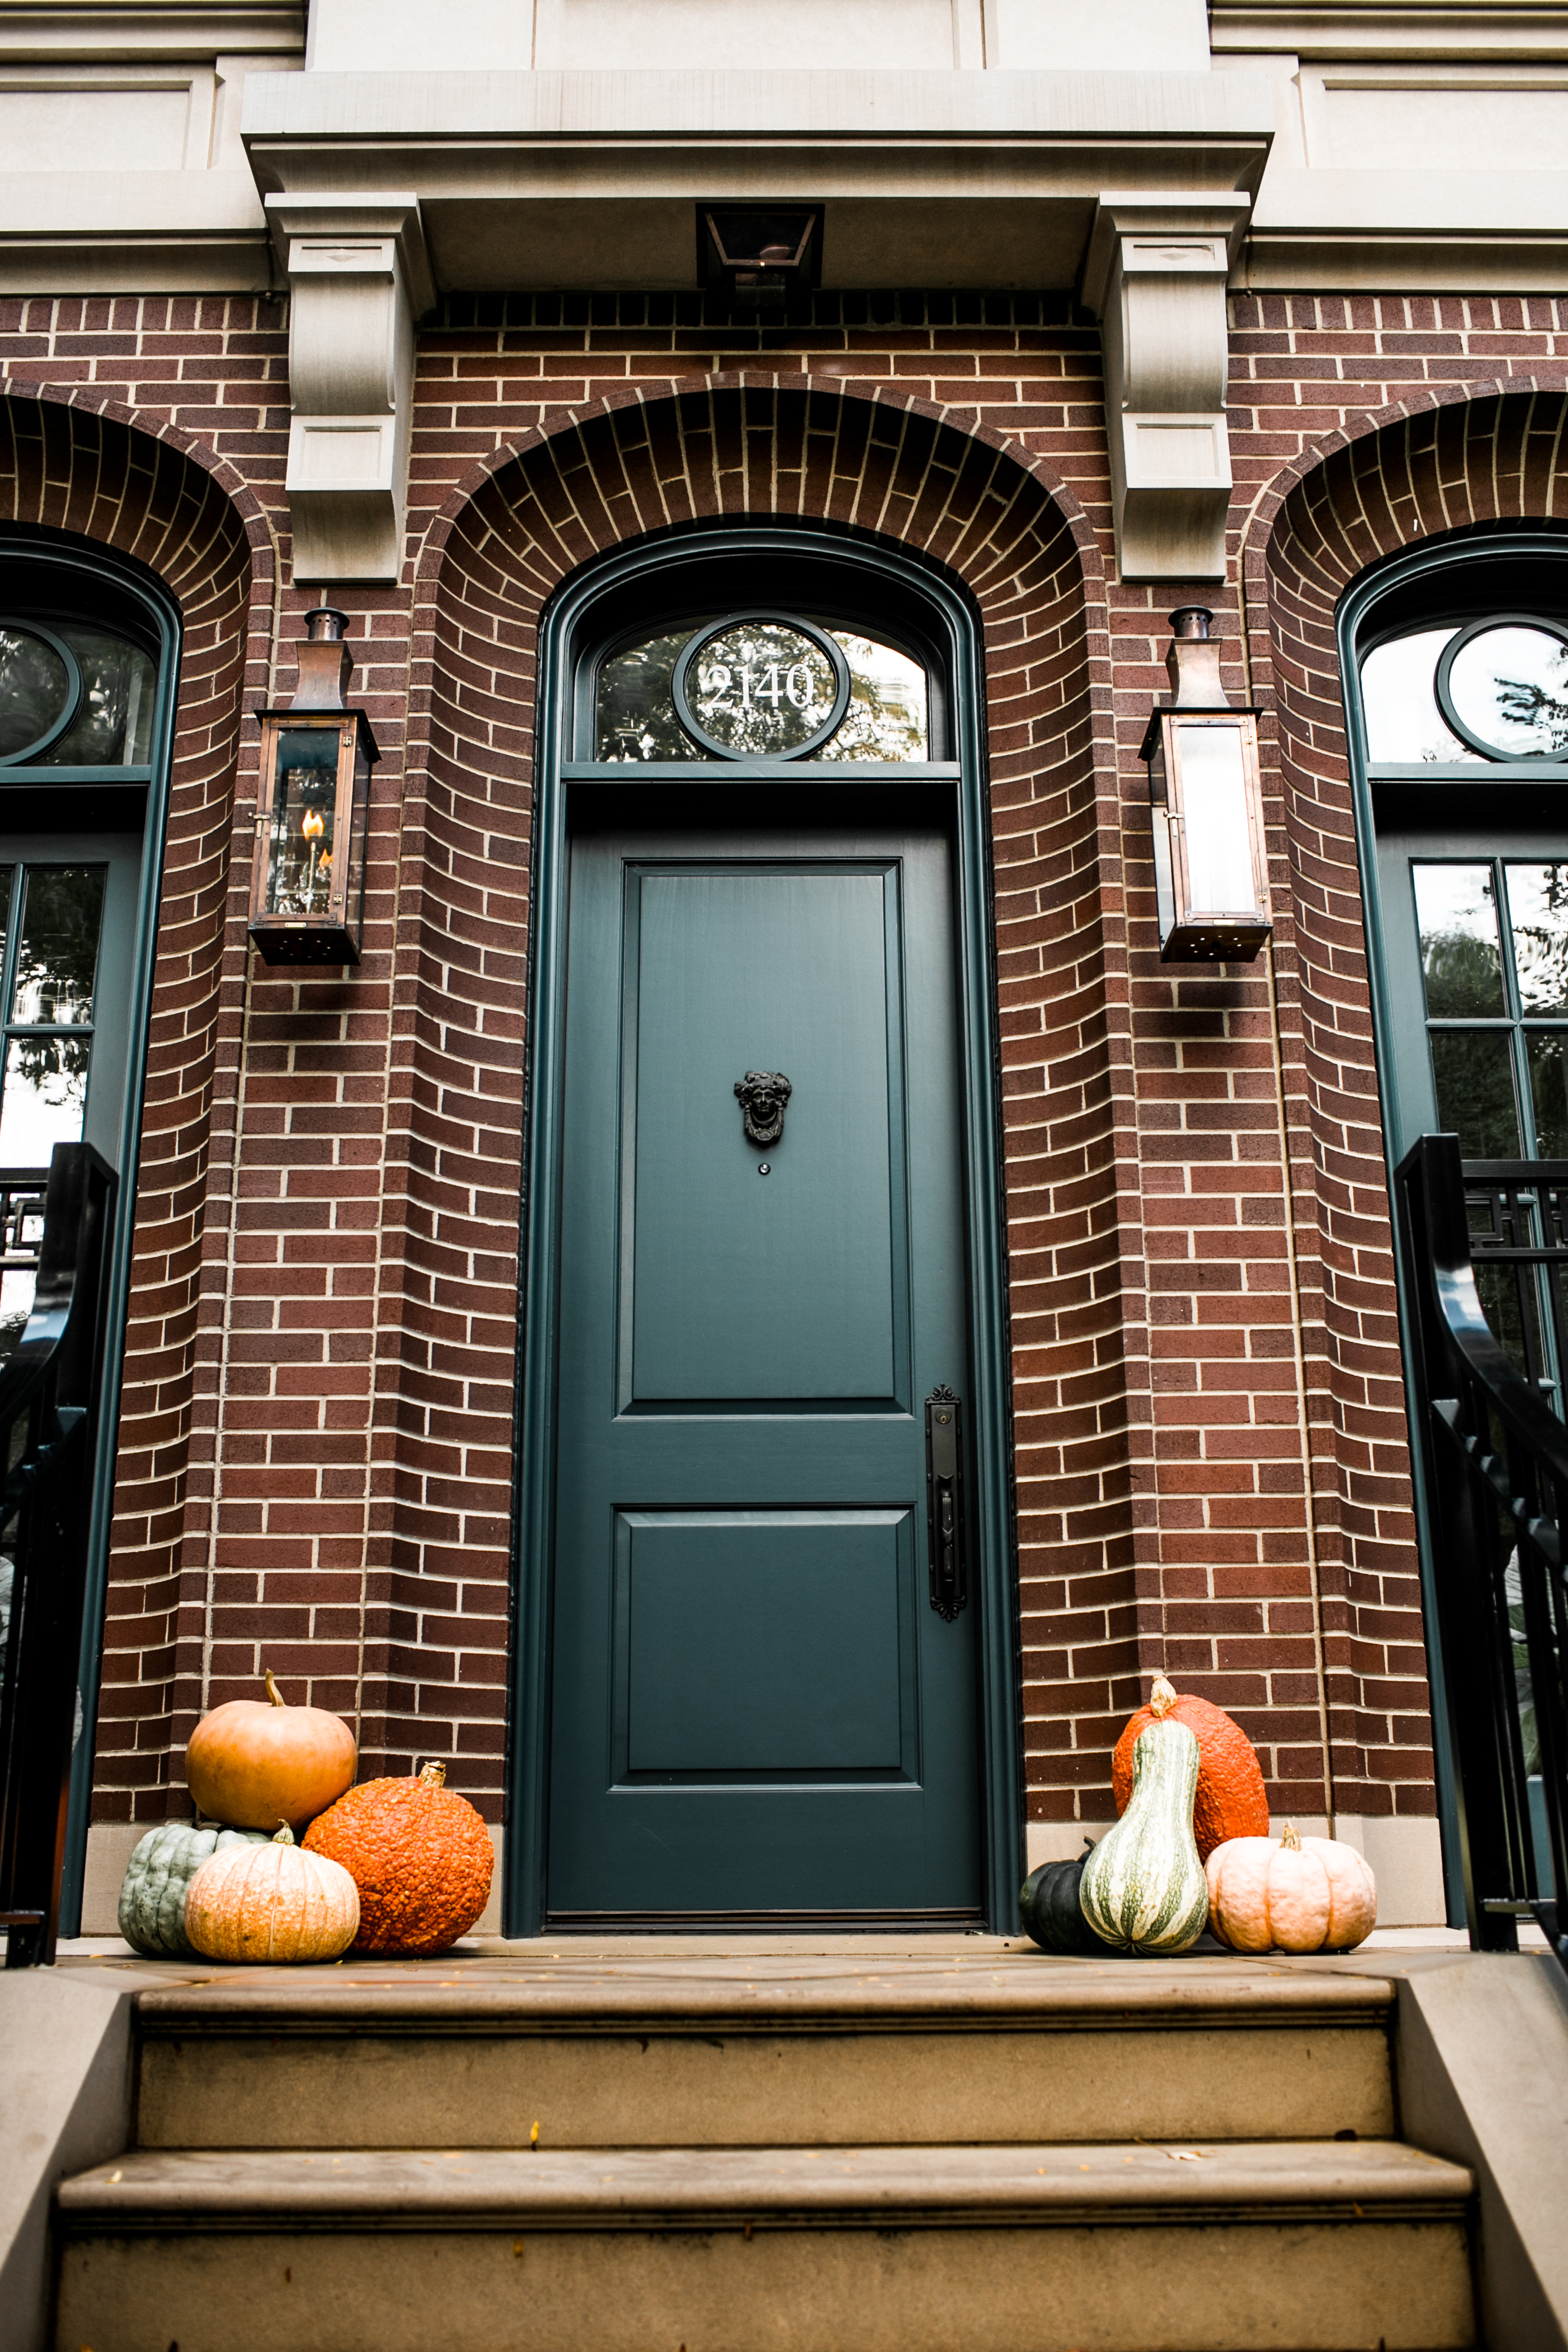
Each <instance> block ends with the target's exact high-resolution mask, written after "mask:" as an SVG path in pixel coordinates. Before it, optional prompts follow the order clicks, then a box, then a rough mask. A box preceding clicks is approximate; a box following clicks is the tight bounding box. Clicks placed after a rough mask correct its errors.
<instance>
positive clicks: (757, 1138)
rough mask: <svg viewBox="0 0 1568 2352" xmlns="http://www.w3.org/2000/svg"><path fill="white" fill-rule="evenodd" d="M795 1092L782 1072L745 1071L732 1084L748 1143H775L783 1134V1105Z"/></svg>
mask: <svg viewBox="0 0 1568 2352" xmlns="http://www.w3.org/2000/svg"><path fill="white" fill-rule="evenodd" d="M794 1092H795V1088H794V1087H792V1086H791V1084H790V1082H789V1080H788V1079H787V1078H786V1077H785V1076H784V1072H783V1071H782V1070H748V1071H747V1072H746V1075H745V1076H744V1077H743V1078H737V1079H736V1081H735V1093H736V1096H737V1097H738V1098H739V1101H740V1105H741V1117H742V1119H743V1120H744V1122H745V1129H746V1141H747V1142H748V1143H776V1142H777V1141H778V1140H779V1138H780V1137H781V1136H782V1135H783V1133H784V1105H785V1103H787V1102H788V1100H789V1098H790V1097H791V1095H792V1094H793V1093H794Z"/></svg>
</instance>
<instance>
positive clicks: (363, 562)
mask: <svg viewBox="0 0 1568 2352" xmlns="http://www.w3.org/2000/svg"><path fill="white" fill-rule="evenodd" d="M267 213H268V221H269V223H270V225H271V228H272V233H273V236H274V237H275V239H276V240H277V241H278V242H279V246H280V247H281V248H282V254H283V260H284V265H285V267H286V268H287V269H288V272H289V395H290V398H291V400H292V402H293V409H294V414H293V421H292V423H291V424H290V425H289V473H288V491H289V522H290V526H291V529H292V531H293V539H294V578H295V580H296V581H297V582H299V583H300V584H301V585H305V584H308V583H316V584H321V585H325V586H331V585H338V586H347V585H349V584H350V583H353V582H356V581H359V582H371V581H388V580H391V581H395V580H396V579H397V578H398V576H399V573H400V572H401V571H402V568H403V518H404V507H405V495H406V484H407V477H408V439H409V430H410V424H411V413H412V408H413V394H414V329H415V322H416V320H418V319H420V318H422V317H423V316H424V314H425V312H426V310H429V309H430V308H431V306H432V305H433V303H434V302H435V299H436V287H435V281H434V279H433V278H432V277H431V274H430V262H429V257H428V255H427V254H426V249H425V235H424V229H423V227H422V225H421V222H420V217H419V201H418V198H417V197H416V196H414V195H409V194H401V193H394V194H382V193H379V192H377V193H372V194H362V193H360V192H359V191H357V190H356V191H353V192H352V193H350V194H342V195H338V194H325V193H323V194H316V195H310V194H302V195H269V196H268V199H267Z"/></svg>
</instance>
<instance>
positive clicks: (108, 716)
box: [40, 625, 157, 768]
mask: <svg viewBox="0 0 1568 2352" xmlns="http://www.w3.org/2000/svg"><path fill="white" fill-rule="evenodd" d="M60 635H62V636H63V637H64V638H65V640H66V643H67V644H68V646H69V647H70V649H71V651H72V653H73V654H75V656H76V657H77V660H78V661H79V663H80V665H81V702H80V704H79V708H78V710H77V715H76V717H75V719H72V721H71V723H70V726H69V727H68V729H67V730H66V732H65V733H64V734H63V735H62V736H61V737H60V739H59V740H58V743H52V744H51V745H50V746H49V748H48V750H47V752H45V753H44V754H43V755H42V757H41V761H40V764H41V765H43V766H46V767H50V768H120V767H137V766H141V765H142V764H144V763H145V761H147V760H148V759H149V757H150V756H151V745H152V740H153V687H154V685H155V683H156V680H157V671H156V668H155V667H154V665H153V661H152V659H151V657H150V656H148V655H146V654H144V653H143V652H142V649H141V647H140V646H133V645H132V644H131V643H130V642H129V640H128V639H127V638H124V637H117V636H112V635H110V633H109V632H108V630H106V629H84V628H78V627H75V626H72V625H63V626H62V627H61V630H60Z"/></svg>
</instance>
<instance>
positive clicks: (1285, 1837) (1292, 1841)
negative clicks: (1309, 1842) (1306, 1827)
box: [1279, 1822, 1301, 1853]
mask: <svg viewBox="0 0 1568 2352" xmlns="http://www.w3.org/2000/svg"><path fill="white" fill-rule="evenodd" d="M1279 1843H1280V1844H1281V1845H1284V1846H1289V1849H1290V1851H1291V1853H1300V1851H1301V1841H1300V1838H1299V1837H1298V1836H1297V1835H1296V1832H1295V1831H1294V1829H1292V1827H1291V1825H1290V1823H1289V1822H1286V1824H1285V1828H1284V1832H1283V1834H1282V1835H1281V1837H1280V1840H1279Z"/></svg>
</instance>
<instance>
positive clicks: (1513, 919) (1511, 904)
mask: <svg viewBox="0 0 1568 2352" xmlns="http://www.w3.org/2000/svg"><path fill="white" fill-rule="evenodd" d="M1503 872H1504V876H1505V877H1506V885H1507V889H1508V912H1509V929H1510V932H1511V933H1512V937H1513V961H1514V970H1515V971H1516V972H1517V973H1518V976H1519V1009H1520V1011H1521V1013H1527V1014H1528V1013H1568V862H1564V863H1563V864H1562V865H1560V866H1559V865H1552V866H1535V865H1528V866H1527V865H1524V864H1522V863H1521V862H1517V861H1516V860H1514V859H1512V858H1510V860H1509V862H1508V864H1507V866H1505V867H1504V869H1503Z"/></svg>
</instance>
